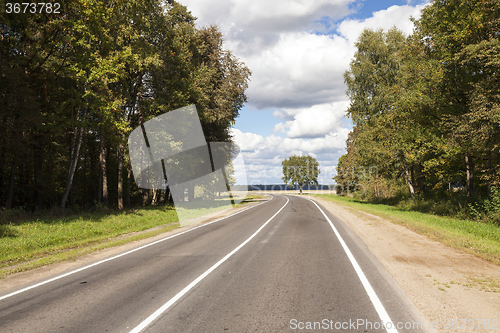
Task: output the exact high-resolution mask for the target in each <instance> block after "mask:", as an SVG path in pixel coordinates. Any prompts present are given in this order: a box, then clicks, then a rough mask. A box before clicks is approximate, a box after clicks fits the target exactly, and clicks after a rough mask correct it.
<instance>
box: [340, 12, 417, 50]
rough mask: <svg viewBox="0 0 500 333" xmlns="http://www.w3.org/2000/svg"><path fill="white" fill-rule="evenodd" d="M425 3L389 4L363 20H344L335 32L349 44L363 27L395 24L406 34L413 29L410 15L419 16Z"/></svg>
mask: <svg viewBox="0 0 500 333" xmlns="http://www.w3.org/2000/svg"><path fill="white" fill-rule="evenodd" d="M424 6H426V4H422V5H417V6H415V7H413V6H409V5H404V6H391V7H389V8H387V9H384V10H380V11H377V12H374V13H373V16H372V17H369V18H367V19H365V20H344V21H342V22H341V23H340V24H339V26H338V27H337V32H338V33H339V34H340V35H341V36H342V37H344V38H345V39H347V40H348V41H349V44H354V43H355V42H356V40H357V38H358V36H359V34H360V33H361V32H362V31H363V29H367V28H368V29H374V30H377V29H384V30H389V29H390V28H392V27H394V26H396V27H397V28H398V29H399V30H401V31H403V32H404V33H406V34H407V35H409V34H411V33H412V31H413V23H412V22H411V21H410V17H413V18H415V19H418V18H420V11H421V10H422V8H424Z"/></svg>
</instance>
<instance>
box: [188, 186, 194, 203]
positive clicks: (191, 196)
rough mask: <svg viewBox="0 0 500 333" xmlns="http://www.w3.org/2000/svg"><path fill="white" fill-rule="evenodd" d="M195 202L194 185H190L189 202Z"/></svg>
mask: <svg viewBox="0 0 500 333" xmlns="http://www.w3.org/2000/svg"><path fill="white" fill-rule="evenodd" d="M193 200H194V183H190V184H189V188H188V201H189V202H191V201H193Z"/></svg>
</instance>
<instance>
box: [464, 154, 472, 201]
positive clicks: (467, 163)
mask: <svg viewBox="0 0 500 333" xmlns="http://www.w3.org/2000/svg"><path fill="white" fill-rule="evenodd" d="M465 167H466V173H467V180H466V190H467V196H468V197H470V196H471V195H472V193H473V192H474V164H473V162H472V156H471V155H470V154H469V153H467V154H465Z"/></svg>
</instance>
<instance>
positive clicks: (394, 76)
mask: <svg viewBox="0 0 500 333" xmlns="http://www.w3.org/2000/svg"><path fill="white" fill-rule="evenodd" d="M413 23H414V30H413V33H412V34H411V35H410V36H405V35H404V34H403V33H402V32H401V31H399V30H398V29H397V28H392V29H390V30H388V31H383V30H369V29H368V30H364V31H363V32H362V33H361V35H360V36H359V38H358V41H357V43H356V49H357V50H356V53H355V55H354V58H353V59H352V61H351V63H350V67H349V70H347V71H346V72H345V74H344V80H345V83H346V85H347V95H348V97H349V99H350V106H349V108H348V110H347V115H348V116H349V117H350V119H352V123H353V130H352V131H351V133H350V134H349V137H348V139H347V141H346V154H345V155H343V156H342V157H340V159H339V162H338V168H337V176H336V177H335V178H334V179H335V180H336V181H337V184H338V185H339V187H341V188H344V190H347V191H349V190H350V191H355V190H356V187H357V186H358V187H359V186H360V185H361V184H362V186H363V191H366V193H365V194H366V195H369V196H371V197H375V198H376V197H378V198H388V197H394V196H397V195H408V196H411V197H416V196H424V197H425V196H428V195H434V196H436V195H438V197H439V196H441V195H446V194H450V193H453V192H454V193H458V194H459V195H461V196H463V197H464V198H465V200H466V201H472V200H477V199H478V198H486V197H487V196H488V195H490V194H491V193H492V191H493V192H495V188H498V186H499V185H500V40H499V37H500V2H498V1H496V0H434V1H432V2H431V3H430V4H429V5H428V6H426V7H425V8H424V9H423V10H422V11H421V17H420V19H418V20H415V19H414V20H413ZM372 168H373V170H376V172H370V173H368V172H360V171H362V170H368V169H370V170H372ZM495 193H496V192H495ZM441 197H442V196H441ZM499 208H500V207H499Z"/></svg>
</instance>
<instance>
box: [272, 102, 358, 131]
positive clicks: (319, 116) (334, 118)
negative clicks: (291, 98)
mask: <svg viewBox="0 0 500 333" xmlns="http://www.w3.org/2000/svg"><path fill="white" fill-rule="evenodd" d="M348 106H349V102H348V101H342V102H333V103H325V104H317V105H313V106H311V107H309V108H299V109H283V110H282V111H275V115H277V116H278V117H279V118H280V119H290V118H291V117H293V120H289V121H286V122H284V123H283V122H281V123H278V124H276V125H275V126H274V133H276V132H282V133H286V135H287V137H288V138H319V137H323V136H325V135H327V134H328V133H332V132H336V131H337V130H338V129H339V128H340V127H341V125H342V118H343V117H344V114H345V111H346V110H347V107H348Z"/></svg>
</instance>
